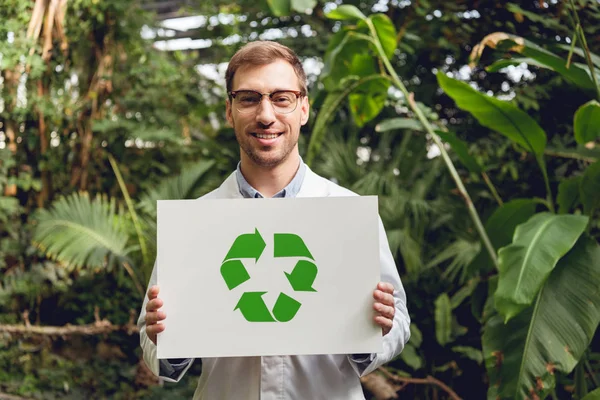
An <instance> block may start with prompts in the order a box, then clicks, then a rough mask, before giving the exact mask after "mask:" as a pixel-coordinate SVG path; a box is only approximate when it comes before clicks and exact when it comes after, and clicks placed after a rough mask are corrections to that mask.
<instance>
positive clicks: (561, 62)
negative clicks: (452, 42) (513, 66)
mask: <svg viewBox="0 0 600 400" xmlns="http://www.w3.org/2000/svg"><path fill="white" fill-rule="evenodd" d="M509 36H513V35H509ZM513 38H515V40H516V37H514V36H513ZM522 43H523V46H522V47H521V46H519V47H516V48H515V47H513V46H514V45H515V44H516V42H515V41H514V40H511V39H507V40H503V41H501V42H499V43H498V47H497V48H498V50H499V51H503V50H508V49H510V48H515V49H518V53H519V54H521V55H523V56H525V57H527V58H526V59H522V60H521V61H522V62H527V63H528V64H529V65H535V66H537V67H541V68H546V69H550V70H552V71H554V72H557V73H559V74H560V75H561V76H562V77H563V78H565V79H566V80H567V81H569V82H571V83H573V84H575V85H577V86H579V87H580V88H583V89H585V90H589V91H592V90H594V91H595V90H596V89H595V86H594V82H593V81H592V79H591V75H590V74H589V73H588V71H587V68H586V69H584V68H581V67H579V66H577V65H575V64H571V65H570V66H569V68H567V60H566V58H563V57H560V56H558V55H556V54H554V53H552V52H551V51H548V50H546V49H544V48H542V47H540V46H538V45H537V44H535V43H533V42H531V41H529V40H525V39H523V42H522ZM529 60H533V62H531V61H529Z"/></svg>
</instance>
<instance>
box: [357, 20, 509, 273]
mask: <svg viewBox="0 0 600 400" xmlns="http://www.w3.org/2000/svg"><path fill="white" fill-rule="evenodd" d="M366 23H367V24H368V26H369V30H370V31H371V36H372V37H371V39H372V41H373V43H374V44H375V47H376V48H377V52H378V53H379V57H380V58H381V60H382V61H383V63H384V64H385V66H386V68H387V70H388V73H389V74H390V76H391V77H392V80H393V81H394V84H395V85H396V87H398V89H400V91H402V93H403V94H404V96H405V97H406V99H407V100H408V102H409V105H410V107H411V109H412V110H413V112H414V113H415V114H416V115H417V118H418V119H419V121H420V122H421V124H423V126H424V127H425V130H426V131H427V133H429V135H430V136H431V138H432V139H433V141H434V142H435V144H436V145H437V146H438V148H439V149H440V153H441V155H442V158H443V159H444V162H445V163H446V166H447V167H448V170H449V171H450V175H452V178H453V179H454V182H455V183H456V187H457V188H458V191H459V192H460V194H461V195H462V197H463V199H464V200H465V203H466V205H467V208H468V210H469V214H470V216H471V219H472V220H473V222H474V223H475V228H476V229H477V232H478V233H479V236H480V237H481V241H482V242H483V244H484V246H485V248H486V250H487V251H488V253H489V255H490V258H491V259H492V261H493V262H494V265H495V267H496V269H498V258H497V257H496V250H494V246H492V242H491V241H490V238H489V237H488V235H487V233H486V231H485V228H484V227H483V224H482V223H481V219H480V218H479V214H478V213H477V210H476V209H475V206H474V205H473V201H472V200H471V197H470V196H469V193H468V192H467V189H466V188H465V185H464V184H463V182H462V180H461V179H460V176H458V172H457V171H456V168H455V167H454V164H453V163H452V160H451V159H450V157H449V156H448V153H447V152H446V149H445V148H444V144H443V143H442V141H441V140H440V138H439V137H438V136H437V135H436V134H435V132H434V130H433V128H432V126H431V124H430V123H429V121H428V120H427V118H426V117H425V115H424V114H423V111H421V109H420V108H419V107H418V106H417V105H416V103H415V102H414V100H413V99H412V96H411V94H410V93H409V92H408V90H407V89H406V86H404V84H403V83H402V81H401V80H400V78H399V77H398V75H397V74H396V71H395V70H394V68H393V67H392V65H391V63H390V61H389V60H388V58H387V56H386V55H385V52H384V50H383V47H382V46H381V42H380V41H379V37H378V36H377V32H376V30H375V26H373V23H372V22H371V20H369V19H367V20H366Z"/></svg>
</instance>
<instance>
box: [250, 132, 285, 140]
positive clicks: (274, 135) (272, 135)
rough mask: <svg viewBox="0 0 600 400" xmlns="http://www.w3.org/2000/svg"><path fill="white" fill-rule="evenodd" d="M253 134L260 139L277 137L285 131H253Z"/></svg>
mask: <svg viewBox="0 0 600 400" xmlns="http://www.w3.org/2000/svg"><path fill="white" fill-rule="evenodd" d="M251 135H252V136H254V137H255V138H258V139H276V138H278V137H279V136H281V135H283V132H280V133H272V134H265V133H256V132H252V133H251Z"/></svg>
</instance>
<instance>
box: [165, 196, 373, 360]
mask: <svg viewBox="0 0 600 400" xmlns="http://www.w3.org/2000/svg"><path fill="white" fill-rule="evenodd" d="M157 241H158V256H157V264H158V266H157V268H158V271H157V276H158V285H159V288H160V294H159V297H160V298H161V299H162V300H163V301H164V306H163V308H162V310H163V311H165V313H166V314H167V318H166V320H165V321H164V324H165V327H166V329H165V331H164V332H162V333H160V334H159V335H158V358H199V357H231V356H258V355H261V356H266V355H299V354H356V353H377V352H381V351H382V336H381V328H380V327H378V326H377V325H376V324H375V323H374V322H373V315H374V310H373V302H374V300H373V297H372V294H373V290H374V289H375V287H376V285H377V283H378V282H379V277H380V266H379V228H378V214H377V197H375V196H363V197H328V198H290V199H200V200H166V201H159V202H158V238H157ZM257 255H259V258H258V260H256V256H257ZM244 271H245V272H244ZM286 273H287V274H286ZM313 279H314V281H313ZM263 292H264V294H261V293H263ZM281 293H283V295H281ZM238 305H239V307H237V306H238Z"/></svg>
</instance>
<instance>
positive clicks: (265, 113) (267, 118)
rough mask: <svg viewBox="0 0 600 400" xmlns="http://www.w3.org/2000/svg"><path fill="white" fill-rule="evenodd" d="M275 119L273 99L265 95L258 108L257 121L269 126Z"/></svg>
mask: <svg viewBox="0 0 600 400" xmlns="http://www.w3.org/2000/svg"><path fill="white" fill-rule="evenodd" d="M275 119H276V117H275V110H274V109H273V104H271V101H270V100H269V99H268V98H267V97H266V96H265V97H263V98H262V99H261V101H260V104H259V105H258V110H256V122H258V123H260V124H262V125H266V126H269V125H271V124H272V123H273V122H275Z"/></svg>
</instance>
